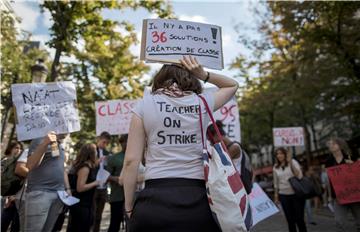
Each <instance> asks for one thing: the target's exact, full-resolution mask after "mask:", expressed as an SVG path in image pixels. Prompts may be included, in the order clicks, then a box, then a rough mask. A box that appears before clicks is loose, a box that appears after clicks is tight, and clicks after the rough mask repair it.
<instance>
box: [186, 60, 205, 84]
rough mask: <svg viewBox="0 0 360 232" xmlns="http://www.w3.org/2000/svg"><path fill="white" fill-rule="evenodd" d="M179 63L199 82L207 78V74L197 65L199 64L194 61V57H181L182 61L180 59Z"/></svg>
mask: <svg viewBox="0 0 360 232" xmlns="http://www.w3.org/2000/svg"><path fill="white" fill-rule="evenodd" d="M180 63H181V64H182V65H183V66H184V67H185V68H186V69H187V70H189V72H190V73H191V74H193V75H194V76H196V77H197V78H199V79H201V80H205V79H206V77H207V73H206V72H205V71H204V69H203V67H202V66H201V65H200V64H199V62H198V61H197V60H196V58H195V57H192V56H189V57H186V56H183V58H182V59H180Z"/></svg>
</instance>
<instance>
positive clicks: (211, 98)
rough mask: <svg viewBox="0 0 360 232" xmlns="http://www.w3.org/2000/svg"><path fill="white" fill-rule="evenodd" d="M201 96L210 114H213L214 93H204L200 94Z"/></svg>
mask: <svg viewBox="0 0 360 232" xmlns="http://www.w3.org/2000/svg"><path fill="white" fill-rule="evenodd" d="M200 95H201V96H203V97H204V98H205V100H206V102H207V104H208V105H209V107H210V110H211V111H212V112H214V107H215V98H214V92H212V91H206V92H204V93H202V94H200Z"/></svg>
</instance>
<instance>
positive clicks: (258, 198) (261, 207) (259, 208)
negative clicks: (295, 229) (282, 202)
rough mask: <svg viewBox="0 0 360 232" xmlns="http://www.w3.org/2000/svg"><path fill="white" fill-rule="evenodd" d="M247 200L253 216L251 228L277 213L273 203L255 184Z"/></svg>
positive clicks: (277, 210)
mask: <svg viewBox="0 0 360 232" xmlns="http://www.w3.org/2000/svg"><path fill="white" fill-rule="evenodd" d="M249 198H250V206H251V212H252V216H253V226H254V225H255V224H257V223H258V222H260V221H262V220H264V219H266V218H268V217H270V216H272V215H274V214H276V213H277V212H279V209H278V208H277V207H276V205H275V204H274V202H272V200H270V198H269V197H268V196H267V195H266V194H265V192H264V191H263V190H262V188H261V187H260V186H259V185H258V184H257V183H254V184H253V188H252V190H251V193H250V195H249Z"/></svg>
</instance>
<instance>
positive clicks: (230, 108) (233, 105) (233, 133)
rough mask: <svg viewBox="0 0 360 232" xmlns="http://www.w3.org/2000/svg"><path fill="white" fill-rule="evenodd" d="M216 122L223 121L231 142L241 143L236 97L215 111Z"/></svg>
mask: <svg viewBox="0 0 360 232" xmlns="http://www.w3.org/2000/svg"><path fill="white" fill-rule="evenodd" d="M214 117H215V120H221V121H222V123H223V124H224V127H223V129H224V131H225V133H226V135H227V137H229V138H230V139H231V140H233V141H238V142H241V134H240V118H239V108H238V105H237V102H236V99H235V97H233V98H231V99H230V101H228V102H227V103H226V104H225V105H224V106H223V107H221V108H220V109H218V110H217V111H215V113H214Z"/></svg>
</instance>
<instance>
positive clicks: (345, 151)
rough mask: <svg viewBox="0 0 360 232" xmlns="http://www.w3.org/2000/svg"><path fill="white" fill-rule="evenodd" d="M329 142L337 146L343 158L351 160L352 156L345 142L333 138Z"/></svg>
mask: <svg viewBox="0 0 360 232" xmlns="http://www.w3.org/2000/svg"><path fill="white" fill-rule="evenodd" d="M330 141H333V142H334V143H336V144H337V145H338V146H339V148H340V150H341V153H342V154H343V156H344V157H347V158H348V159H351V155H352V154H351V150H350V148H349V146H348V144H347V142H346V141H345V140H343V139H341V138H337V137H333V138H330Z"/></svg>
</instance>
